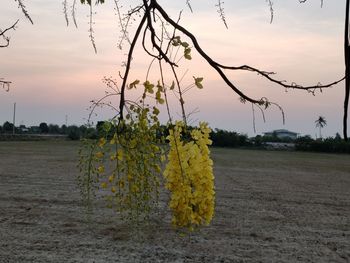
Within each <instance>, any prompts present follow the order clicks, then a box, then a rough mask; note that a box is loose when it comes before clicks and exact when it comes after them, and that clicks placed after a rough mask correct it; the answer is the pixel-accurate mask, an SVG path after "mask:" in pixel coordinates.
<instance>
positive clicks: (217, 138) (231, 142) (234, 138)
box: [210, 129, 250, 147]
mask: <svg viewBox="0 0 350 263" xmlns="http://www.w3.org/2000/svg"><path fill="white" fill-rule="evenodd" d="M210 139H211V140H212V141H213V144H212V145H213V146H219V147H240V146H247V145H249V144H250V143H249V141H248V137H247V135H245V134H239V133H237V132H232V131H225V130H220V129H215V130H214V131H212V133H211V134H210Z"/></svg>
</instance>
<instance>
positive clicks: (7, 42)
mask: <svg viewBox="0 0 350 263" xmlns="http://www.w3.org/2000/svg"><path fill="white" fill-rule="evenodd" d="M18 21H19V20H17V21H16V22H15V23H14V24H13V25H12V26H10V27H8V28H6V29H5V30H1V29H0V37H1V38H3V39H4V41H5V44H0V48H4V47H8V46H9V45H10V38H9V37H7V36H6V32H7V31H10V30H16V25H17V23H18Z"/></svg>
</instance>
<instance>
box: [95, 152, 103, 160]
mask: <svg viewBox="0 0 350 263" xmlns="http://www.w3.org/2000/svg"><path fill="white" fill-rule="evenodd" d="M95 156H96V158H99V159H101V158H102V157H103V152H97V153H96V154H95Z"/></svg>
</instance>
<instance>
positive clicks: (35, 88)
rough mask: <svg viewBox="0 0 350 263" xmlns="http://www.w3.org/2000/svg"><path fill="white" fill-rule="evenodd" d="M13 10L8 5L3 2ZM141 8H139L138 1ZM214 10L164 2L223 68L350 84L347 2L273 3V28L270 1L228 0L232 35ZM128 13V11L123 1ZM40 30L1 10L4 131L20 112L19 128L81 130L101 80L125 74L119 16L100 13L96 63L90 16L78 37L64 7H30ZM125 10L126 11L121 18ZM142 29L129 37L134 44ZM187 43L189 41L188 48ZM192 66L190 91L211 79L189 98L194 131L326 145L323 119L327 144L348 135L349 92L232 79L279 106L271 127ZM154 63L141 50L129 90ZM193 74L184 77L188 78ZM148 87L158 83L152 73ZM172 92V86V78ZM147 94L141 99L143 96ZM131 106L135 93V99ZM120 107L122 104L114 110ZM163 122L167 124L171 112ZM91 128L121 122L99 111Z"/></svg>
mask: <svg viewBox="0 0 350 263" xmlns="http://www.w3.org/2000/svg"><path fill="white" fill-rule="evenodd" d="M4 2H5V1H4ZM134 2H135V4H137V3H138V1H134ZM216 2H217V1H214V0H207V1H203V0H192V1H191V5H192V9H193V13H191V12H190V10H189V9H188V7H187V6H186V1H185V0H181V1H170V0H160V1H159V3H160V4H162V6H163V8H164V9H165V10H167V11H168V12H169V14H170V15H171V17H172V18H174V19H177V17H178V15H179V12H180V11H181V10H183V13H182V16H181V20H180V24H181V25H183V26H185V27H186V28H187V29H188V30H190V31H191V32H192V33H193V34H194V35H195V36H196V37H197V39H198V42H199V43H200V45H201V46H202V48H203V49H204V50H205V51H206V52H207V53H208V54H209V55H210V56H211V57H212V58H213V59H215V60H216V61H218V62H220V63H222V64H226V65H230V66H239V65H250V66H253V67H257V68H259V69H261V70H265V71H273V72H276V73H277V74H276V75H275V76H274V77H275V78H277V79H279V80H287V81H289V82H296V83H298V84H303V85H314V84H317V83H318V82H321V83H322V84H326V83H328V82H333V81H335V80H338V79H340V78H341V77H343V75H344V71H345V68H344V58H343V30H344V23H343V21H344V14H343V13H345V11H344V10H345V1H339V0H333V1H330V0H324V1H323V2H324V4H323V7H322V8H321V7H320V1H319V0H309V1H308V2H307V3H304V4H300V3H299V1H297V0H283V1H282V0H275V1H274V19H273V22H272V23H270V12H269V6H268V5H267V3H266V1H265V0H249V1H247V0H230V1H225V2H224V11H225V15H226V20H227V24H228V29H227V28H226V27H225V26H224V24H223V23H222V21H221V20H220V17H219V15H218V13H217V10H216V7H215V4H216ZM120 3H121V4H123V5H124V6H125V7H126V8H128V7H129V4H128V3H130V1H125V0H124V1H123V0H120ZM25 4H26V7H27V10H28V12H29V14H30V16H31V17H32V19H33V21H34V25H32V24H31V23H30V22H29V21H28V20H26V19H25V18H24V16H23V14H22V12H21V10H20V9H18V8H17V3H16V2H15V1H6V3H2V5H1V9H0V28H1V29H4V28H6V27H8V26H11V25H12V24H13V23H14V22H15V21H16V20H17V19H20V21H19V23H18V26H17V28H16V30H15V31H11V32H10V33H9V34H8V36H10V37H11V42H10V46H9V47H7V48H1V49H0V78H3V79H6V80H10V81H11V82H12V84H11V87H10V91H9V92H6V91H5V90H0V125H1V124H2V123H4V122H5V121H10V122H12V115H13V105H14V103H16V125H20V124H24V125H26V126H31V125H39V123H40V122H46V123H48V124H49V123H54V124H59V125H62V124H65V123H66V122H67V124H68V125H73V124H75V125H82V124H85V123H86V122H87V118H88V116H89V110H88V108H89V106H90V105H91V103H90V101H91V100H93V99H98V98H100V97H102V96H103V95H104V94H105V93H104V92H105V91H106V89H107V88H106V85H105V84H104V83H103V81H102V79H103V78H104V77H105V76H107V77H112V78H114V79H116V80H117V83H118V84H120V83H121V79H120V78H119V72H121V73H122V72H123V71H124V69H125V68H124V67H123V62H125V60H126V54H127V51H128V49H127V48H128V46H127V45H125V46H124V48H123V49H122V50H120V49H119V48H118V46H117V43H118V41H119V39H120V27H119V25H118V18H117V16H116V15H115V9H114V1H111V0H106V3H105V4H104V5H100V6H96V7H94V12H95V13H94V34H95V40H96V45H97V54H95V52H94V50H93V48H92V45H91V42H90V40H89V33H88V28H89V27H88V21H89V17H88V14H89V8H88V7H87V6H83V5H79V6H78V9H77V15H76V18H77V22H78V28H75V26H74V25H73V23H72V22H73V21H72V18H71V17H69V19H70V24H69V26H67V25H66V22H65V18H64V14H63V11H62V10H63V5H62V1H61V0H51V1H47V0H31V1H28V0H27V1H25ZM123 10H127V9H123ZM136 25H137V21H134V26H133V27H131V28H130V35H131V36H132V35H133V33H134V30H135V26H136ZM187 41H188V40H187ZM192 57H193V59H192V60H191V61H184V60H181V62H180V64H179V74H180V75H181V76H182V75H185V77H184V79H183V81H182V84H183V85H184V86H187V85H190V84H191V83H192V82H193V78H192V76H196V77H203V78H204V80H203V85H204V89H203V90H199V89H192V90H190V91H189V92H188V93H186V94H185V108H186V111H187V112H188V113H190V112H195V113H194V114H192V115H191V118H190V122H191V123H192V124H196V123H197V122H198V121H206V122H208V123H209V125H210V126H211V127H212V128H220V129H226V130H231V131H237V132H240V133H244V134H248V135H249V136H254V135H257V134H262V133H263V132H268V131H271V130H275V129H288V130H291V131H294V132H297V133H299V134H300V135H311V136H312V137H315V136H318V135H316V134H318V129H317V128H316V127H315V120H316V119H318V117H319V116H323V117H325V119H326V121H327V126H326V127H325V128H323V130H322V134H323V136H334V135H335V134H336V133H337V132H338V133H340V134H341V131H342V116H343V112H342V111H343V97H344V82H342V83H340V84H338V85H336V86H334V87H333V88H331V89H325V90H323V92H322V93H320V92H317V93H316V94H315V95H312V94H310V93H307V92H305V91H297V90H288V91H286V90H285V89H283V88H282V87H280V86H277V85H275V84H273V83H271V82H269V81H267V80H265V79H263V78H261V77H260V76H258V75H257V74H255V73H248V72H238V71H235V72H229V71H225V72H226V73H227V75H228V76H229V78H230V80H232V82H233V83H234V84H235V85H236V86H237V87H239V88H240V89H241V90H242V91H243V92H245V93H246V94H247V95H248V96H250V97H253V98H255V99H259V98H261V97H267V98H268V99H269V100H270V101H273V102H276V103H278V104H279V105H280V106H281V107H282V108H283V111H284V113H285V124H283V118H282V114H281V111H280V110H279V109H278V108H277V107H270V108H269V109H267V110H266V111H265V113H264V114H265V122H264V119H263V117H262V115H261V113H260V111H259V110H258V109H257V108H255V111H254V112H255V128H256V133H255V132H254V128H253V111H252V106H251V104H249V103H246V104H242V103H240V102H239V96H238V95H237V94H235V93H234V92H233V91H232V90H231V89H230V88H229V87H228V86H227V85H226V84H225V83H224V82H223V81H222V79H221V78H220V76H219V75H218V74H217V73H216V72H215V71H214V70H213V69H212V68H211V67H210V66H208V64H207V63H206V61H204V60H203V59H202V58H201V57H200V55H199V54H198V53H196V52H195V51H193V52H192ZM150 62H151V59H150V58H149V57H147V55H145V52H144V51H143V49H142V46H141V44H140V43H139V44H138V45H137V46H136V50H135V56H134V59H133V61H132V68H131V75H130V82H132V81H133V80H135V79H139V80H141V81H144V80H145V78H146V72H147V68H148V66H149V64H150ZM185 73H186V74H185ZM150 79H152V81H154V82H156V81H157V80H159V73H158V71H157V69H156V68H154V67H152V68H151V71H150ZM165 81H166V82H167V83H169V84H170V83H171V82H172V77H171V76H170V75H167V74H166V80H165ZM140 91H141V89H140ZM127 96H129V97H130V98H134V97H133V96H136V95H135V94H134V93H132V92H131V93H130V94H127ZM112 103H113V105H116V106H117V105H118V99H117V98H115V99H114V100H113V101H112ZM171 106H172V107H171V111H172V116H173V118H178V119H179V118H180V113H181V110H180V108H179V105H178V103H177V101H176V99H175V97H173V98H172V101H171ZM161 110H162V112H163V113H162V114H163V115H162V120H163V121H164V122H166V114H165V112H166V109H165V108H164V107H163V108H161ZM96 114H97V115H96V116H95V115H93V119H92V121H95V122H96V121H97V120H104V119H108V118H111V117H113V116H114V115H115V112H111V111H110V110H108V109H98V110H97V111H96Z"/></svg>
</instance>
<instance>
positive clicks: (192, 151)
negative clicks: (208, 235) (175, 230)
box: [164, 122, 215, 230]
mask: <svg viewBox="0 0 350 263" xmlns="http://www.w3.org/2000/svg"><path fill="white" fill-rule="evenodd" d="M183 129H184V123H183V122H177V123H176V125H175V127H174V128H173V129H170V132H169V136H168V137H167V139H168V140H169V145H170V151H169V154H168V163H167V166H166V168H165V171H164V177H165V178H166V188H167V189H169V190H170V192H171V200H170V204H169V206H170V208H171V210H172V213H173V218H172V223H173V225H175V226H178V227H188V228H189V229H190V230H192V229H193V228H194V227H196V226H200V225H207V224H209V223H210V222H211V220H212V218H213V215H214V205H215V190H214V175H213V161H212V160H211V159H210V156H209V155H210V151H209V148H208V145H210V144H211V140H210V139H209V134H210V132H211V130H210V128H208V126H207V124H206V123H200V125H199V128H198V129H194V130H192V131H191V139H190V141H188V142H185V141H183V138H182V137H183V136H182V134H183Z"/></svg>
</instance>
